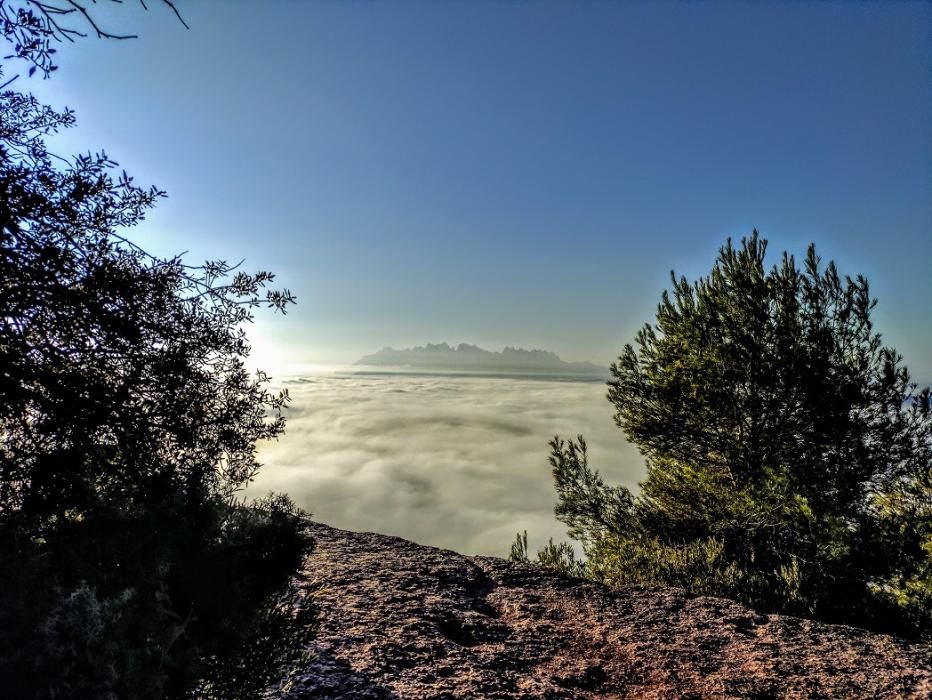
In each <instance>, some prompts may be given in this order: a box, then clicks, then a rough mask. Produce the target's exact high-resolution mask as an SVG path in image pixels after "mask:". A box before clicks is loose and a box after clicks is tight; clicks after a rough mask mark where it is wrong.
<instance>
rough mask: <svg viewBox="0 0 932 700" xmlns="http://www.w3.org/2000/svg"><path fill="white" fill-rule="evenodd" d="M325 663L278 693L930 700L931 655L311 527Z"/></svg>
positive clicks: (319, 661)
mask: <svg viewBox="0 0 932 700" xmlns="http://www.w3.org/2000/svg"><path fill="white" fill-rule="evenodd" d="M313 530H314V535H315V537H316V538H317V542H318V546H317V551H316V552H315V553H314V554H313V555H312V556H311V557H310V559H309V560H308V563H307V569H308V574H309V575H310V576H311V578H313V579H315V580H316V581H317V582H318V583H319V584H321V585H322V586H323V588H322V590H321V594H320V599H319V602H320V606H321V609H322V613H323V622H322V625H321V629H320V633H319V635H318V638H317V640H316V642H315V643H314V648H313V651H314V653H315V655H316V656H315V658H314V660H313V661H312V662H311V663H310V665H308V666H307V668H305V669H304V670H303V672H301V674H300V676H299V679H298V681H297V683H296V684H295V685H294V687H293V688H292V689H291V690H290V691H289V692H287V693H285V692H279V693H278V694H277V695H276V697H285V698H289V699H290V700H298V699H300V698H329V699H331V700H343V699H347V700H348V699H350V698H373V699H375V698H378V699H382V698H384V699H389V698H391V699H394V698H398V699H404V698H417V699H425V700H426V699H427V698H431V699H437V700H439V699H440V698H444V699H447V700H452V699H458V698H462V699H463V700H465V699H467V698H470V699H472V698H496V699H498V700H511V699H514V700H517V699H519V698H520V699H522V700H531V699H532V698H553V699H566V700H570V699H572V700H582V699H589V698H592V699H595V698H648V699H659V698H671V699H672V698H845V699H847V698H927V697H930V695H932V647H930V646H929V645H920V644H908V643H906V642H903V641H900V640H897V639H895V638H892V637H888V636H885V635H878V634H871V633H868V632H865V631H862V630H858V629H855V628H852V627H845V626H839V625H826V624H820V623H815V622H810V621H806V620H801V619H798V618H792V617H782V616H779V615H761V614H759V613H756V612H754V611H752V610H749V609H747V608H745V607H743V606H741V605H738V604H736V603H732V602H729V601H726V600H721V599H718V598H690V597H688V596H686V595H685V594H684V593H682V592H681V591H679V590H677V589H659V590H637V589H623V590H610V589H607V588H605V587H603V586H600V585H597V584H592V583H587V582H584V581H580V580H577V579H571V578H566V577H563V576H560V575H557V574H555V573H551V572H548V571H547V570H544V569H541V568H538V567H534V566H529V565H517V564H512V563H510V562H507V561H504V560H501V559H495V558H489V557H467V556H463V555H460V554H456V553H454V552H450V551H447V550H441V549H434V548H432V547H423V546H419V545H416V544H413V543H411V542H408V541H405V540H402V539H399V538H395V537H388V536H385V535H376V534H370V533H352V532H346V531H342V530H336V529H333V528H330V527H327V526H324V525H315V526H314V527H313Z"/></svg>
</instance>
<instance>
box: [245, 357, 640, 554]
mask: <svg viewBox="0 0 932 700" xmlns="http://www.w3.org/2000/svg"><path fill="white" fill-rule="evenodd" d="M288 387H289V391H290V393H291V395H292V399H293V400H292V404H291V407H290V409H289V411H288V428H287V432H286V433H285V435H283V436H282V437H281V439H280V440H279V441H278V442H274V443H268V444H266V445H263V446H261V447H260V460H261V461H262V462H263V463H264V465H265V466H264V467H263V469H262V471H261V472H260V473H259V476H258V477H257V479H256V481H255V482H254V483H253V484H252V485H251V486H250V488H249V489H248V491H247V493H248V494H250V495H260V494H263V493H266V492H268V491H284V492H287V493H289V494H290V495H291V496H292V498H294V500H295V501H296V502H297V503H298V505H300V506H302V507H304V508H306V509H308V510H310V511H311V512H312V513H313V515H314V518H315V519H317V520H320V521H322V522H325V523H328V524H330V525H334V526H336V527H341V528H346V529H350V530H372V531H378V532H382V533H386V534H393V535H400V536H402V537H405V538H408V539H411V540H414V541H415V542H419V543H422V544H428V545H434V546H437V547H445V548H449V549H454V550H457V551H460V552H463V553H467V554H493V555H504V554H506V553H507V551H508V549H509V547H510V544H511V542H512V541H513V540H514V535H515V532H517V531H519V530H525V529H526V530H528V532H529V538H530V544H531V546H532V547H534V546H539V545H541V544H543V543H544V542H546V540H547V538H548V537H553V538H554V539H564V538H565V536H566V532H565V528H564V527H563V526H562V524H561V523H559V522H558V521H557V520H556V519H555V518H554V517H553V505H554V501H555V495H554V490H553V484H552V479H551V476H550V467H549V464H548V462H547V457H548V454H549V450H548V447H547V441H548V440H549V439H550V438H552V437H553V435H554V434H560V435H561V436H562V437H570V436H575V435H576V434H577V433H580V432H581V433H583V435H584V436H585V437H586V441H587V442H588V444H589V448H590V464H591V465H592V466H593V467H595V468H597V469H599V470H600V471H601V472H602V473H603V474H604V475H605V476H606V477H607V479H608V480H609V481H610V482H611V483H621V484H625V485H627V486H634V485H635V484H636V483H637V481H638V480H639V479H640V478H642V476H643V471H644V467H643V461H642V459H641V458H640V456H639V454H638V452H637V450H636V449H635V448H634V447H633V446H631V445H629V444H627V442H626V441H625V439H624V436H623V435H622V433H621V431H620V430H619V429H618V428H617V427H616V426H615V424H614V422H613V421H612V413H611V406H610V405H609V403H608V402H607V401H606V400H605V386H604V385H603V384H601V383H585V382H557V381H542V380H533V379H512V378H487V377H443V376H412V375H379V376H371V375H353V374H349V373H346V374H332V375H322V376H315V377H306V378H303V379H301V380H298V381H295V382H292V383H289V384H288Z"/></svg>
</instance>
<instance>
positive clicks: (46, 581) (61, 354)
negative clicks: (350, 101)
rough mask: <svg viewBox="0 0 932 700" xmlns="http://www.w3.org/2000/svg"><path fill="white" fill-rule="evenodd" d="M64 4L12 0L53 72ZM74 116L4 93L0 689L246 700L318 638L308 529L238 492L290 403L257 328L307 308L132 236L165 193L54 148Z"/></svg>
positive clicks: (0, 1) (26, 35) (97, 158)
mask: <svg viewBox="0 0 932 700" xmlns="http://www.w3.org/2000/svg"><path fill="white" fill-rule="evenodd" d="M54 7H55V5H54V2H53V3H48V4H45V3H43V4H41V5H37V4H33V5H29V4H21V6H19V7H18V8H17V7H16V6H15V4H14V3H10V2H5V1H4V0H0V19H3V22H2V23H0V24H2V31H3V33H4V35H5V36H6V37H7V38H8V39H10V41H11V42H13V43H15V50H14V57H18V58H21V59H24V60H26V61H29V62H31V63H32V64H33V66H32V67H33V68H37V67H38V68H40V69H42V70H43V71H45V72H46V73H49V72H50V71H51V70H52V66H51V63H50V61H51V50H50V48H49V47H50V42H51V41H53V40H54V39H55V38H56V34H55V31H58V30H55V29H54V28H50V27H51V25H49V24H48V21H47V20H49V18H50V17H51V16H50V15H49V12H50V11H51V10H49V9H48V8H54ZM33 10H35V12H36V14H33ZM43 13H44V15H43ZM43 16H44V18H45V20H46V21H44V20H43ZM55 17H58V16H57V15H55ZM69 17H77V15H66V16H63V17H58V20H59V21H61V22H65V21H67V18H69ZM56 26H61V25H56ZM59 38H60V36H59ZM73 123H74V115H73V113H71V112H70V111H68V110H64V111H57V110H54V109H52V108H50V107H48V106H45V105H41V104H40V103H39V102H38V101H37V100H36V99H35V98H33V97H32V96H30V95H26V94H21V93H17V92H14V91H12V90H6V91H3V92H0V367H2V371H0V677H2V678H3V693H4V694H5V696H8V697H17V698H27V697H28V698H56V699H58V700H61V699H64V698H91V697H93V698H98V697H99V698H117V697H119V698H182V697H190V696H192V695H196V696H197V697H205V698H206V697H212V698H237V697H250V698H252V697H255V696H256V694H257V692H258V689H259V688H260V687H261V686H264V685H266V684H268V683H269V682H270V681H272V680H274V679H277V678H280V677H281V676H282V675H283V674H284V673H286V672H287V671H288V669H289V667H290V666H291V665H293V664H294V663H296V662H298V661H300V657H301V654H302V651H303V648H304V646H305V645H306V644H307V642H308V640H309V639H310V637H311V635H312V634H313V630H314V619H315V618H314V609H313V606H312V605H310V604H309V601H306V604H303V605H297V603H299V602H300V599H302V598H304V597H306V586H305V585H303V584H301V582H300V581H298V580H296V579H295V578H294V577H295V572H296V571H297V570H298V569H299V568H300V566H301V564H302V562H303V560H304V557H305V555H306V554H307V553H308V552H309V551H310V549H311V546H312V540H311V538H310V536H309V534H308V531H307V528H306V517H307V516H306V514H305V513H303V512H301V511H300V510H299V509H297V508H295V506H294V505H293V504H292V503H291V502H290V501H289V500H288V499H287V498H285V497H281V496H278V497H269V498H267V499H264V500H261V501H258V502H255V503H251V504H247V503H244V502H243V501H241V500H240V499H239V498H238V495H237V494H238V491H239V490H240V489H241V488H242V487H243V485H244V484H246V483H247V482H248V481H249V480H250V479H251V478H252V477H253V476H254V474H255V473H256V470H257V469H258V468H259V464H258V462H257V461H256V454H255V451H256V442H257V441H258V440H265V439H272V438H275V437H276V436H278V435H279V434H280V433H281V432H282V430H283V428H284V420H283V418H282V409H283V408H284V406H285V404H286V403H287V401H288V396H287V393H284V392H282V393H273V392H270V391H269V390H268V389H267V384H268V379H267V378H266V377H265V376H264V375H263V374H261V373H260V374H258V375H253V374H251V373H249V372H247V371H246V370H245V367H244V364H243V363H244V359H245V358H246V356H247V354H248V352H249V345H248V343H247V341H246V338H245V333H244V330H243V327H244V325H245V324H248V323H249V321H251V318H252V311H253V309H255V308H257V307H259V306H268V307H271V308H273V309H278V310H281V311H284V310H285V308H286V307H287V305H288V304H290V303H291V302H292V301H293V298H292V297H291V295H290V294H289V293H288V291H287V290H284V291H276V290H269V291H266V290H265V287H267V285H268V284H269V283H271V282H272V280H273V276H272V275H271V274H269V273H266V272H259V273H256V274H247V273H245V272H242V271H239V270H236V269H235V268H234V267H231V266H229V265H227V264H225V263H223V262H220V261H217V262H208V263H206V264H205V265H203V266H191V265H188V264H186V263H185V262H184V261H182V260H181V259H180V258H171V259H160V258H157V257H154V256H151V255H149V254H148V253H146V252H145V251H144V250H142V249H141V248H139V247H138V246H136V245H135V244H134V243H132V242H131V241H130V240H129V239H128V238H127V237H126V233H125V230H126V229H127V227H131V226H133V225H134V224H136V223H137V222H139V221H140V220H142V219H143V218H144V216H145V214H146V212H147V211H148V210H149V209H150V208H151V207H152V206H154V204H155V203H156V202H157V201H158V199H159V198H160V197H162V196H164V195H163V193H162V192H160V191H159V190H158V189H156V188H140V187H138V186H136V185H135V183H134V182H133V180H132V179H131V178H130V177H129V176H128V175H126V173H125V172H123V173H121V172H119V171H118V170H116V163H114V162H113V161H112V160H111V159H110V158H109V157H108V156H107V155H106V154H104V153H99V154H90V153H89V154H85V155H80V156H77V157H75V158H73V159H71V160H67V159H63V158H59V157H57V156H53V155H52V154H50V153H49V152H48V150H47V149H46V145H45V139H46V137H47V136H49V135H50V134H54V133H55V132H56V131H58V130H59V129H62V128H66V127H69V126H71V125H72V124H73ZM292 603H295V605H292ZM286 635H287V636H286ZM247 663H248V664H250V666H249V668H248V669H245V670H244V669H243V668H242V667H243V665H244V664H247Z"/></svg>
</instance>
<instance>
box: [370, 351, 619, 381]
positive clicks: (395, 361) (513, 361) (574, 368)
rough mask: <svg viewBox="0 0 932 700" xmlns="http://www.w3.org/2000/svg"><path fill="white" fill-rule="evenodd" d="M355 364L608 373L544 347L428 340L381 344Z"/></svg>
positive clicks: (497, 370) (495, 370) (590, 373)
mask: <svg viewBox="0 0 932 700" xmlns="http://www.w3.org/2000/svg"><path fill="white" fill-rule="evenodd" d="M354 364H356V365H367V366H373V367H411V368H417V369H432V370H451V371H486V372H545V373H564V374H582V375H606V376H607V375H608V369H607V368H605V367H600V366H598V365H595V364H593V363H591V362H564V361H563V360H561V359H560V358H559V357H558V356H557V354H556V353H553V352H550V351H547V350H525V349H524V348H513V347H506V348H505V349H504V350H502V351H501V352H492V351H489V350H484V349H483V348H480V347H479V346H478V345H470V344H468V343H460V344H459V345H457V346H456V347H453V346H451V345H448V344H447V343H438V344H431V343H428V344H427V345H423V346H422V345H419V346H417V347H413V348H406V349H404V350H396V349H395V348H391V347H384V348H382V349H381V350H379V351H378V352H375V353H372V354H371V355H366V356H365V357H363V358H361V359H360V360H358V361H357V362H356V363H354Z"/></svg>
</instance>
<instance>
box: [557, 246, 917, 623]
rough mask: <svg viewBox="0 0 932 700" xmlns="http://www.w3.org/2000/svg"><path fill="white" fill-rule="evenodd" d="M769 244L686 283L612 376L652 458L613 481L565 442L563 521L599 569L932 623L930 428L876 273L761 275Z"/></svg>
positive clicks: (825, 610) (740, 252)
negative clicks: (886, 318)
mask: <svg viewBox="0 0 932 700" xmlns="http://www.w3.org/2000/svg"><path fill="white" fill-rule="evenodd" d="M765 252H766V241H764V240H762V239H760V238H759V237H758V234H757V232H754V234H753V235H752V236H751V237H750V238H749V239H746V240H743V241H742V243H741V246H739V247H737V248H735V247H733V246H732V244H731V242H730V241H729V242H728V244H727V245H726V246H725V247H724V248H722V250H721V252H720V254H719V257H718V260H717V261H716V263H715V265H714V267H713V269H712V272H711V274H710V275H709V276H708V277H706V278H701V279H700V280H699V281H697V282H695V283H690V282H688V281H687V280H686V279H685V278H681V279H677V278H676V277H675V276H674V277H673V289H672V294H670V293H667V292H664V294H663V298H662V300H661V303H660V305H659V307H658V310H657V320H656V323H655V324H653V325H647V326H645V327H644V328H643V329H642V330H641V331H640V332H639V333H638V335H637V338H636V341H635V344H634V345H628V346H626V347H625V349H624V352H623V353H622V354H621V357H620V358H619V359H618V361H617V362H616V363H614V364H613V365H612V368H611V371H612V377H613V379H612V381H611V382H609V392H608V398H609V400H610V401H611V403H612V404H613V406H614V408H615V421H616V423H617V424H618V426H619V427H621V428H622V430H623V431H624V433H625V435H626V437H627V438H628V439H629V440H630V441H631V442H633V443H634V444H636V445H637V446H638V447H639V448H640V450H641V452H642V454H643V455H644V456H645V458H646V461H647V478H646V479H645V480H644V482H642V484H641V490H640V493H639V494H638V495H637V496H633V495H632V494H631V493H630V492H629V491H628V490H627V489H624V488H619V487H611V486H607V485H606V484H605V483H604V482H603V481H602V479H601V478H600V477H599V475H598V473H597V472H595V471H594V470H592V469H591V468H590V467H589V465H588V461H587V457H586V446H585V443H584V442H583V441H582V439H581V438H580V439H579V441H578V442H569V443H564V442H563V441H561V440H559V439H555V440H554V441H553V442H552V443H551V448H552V455H551V464H552V466H553V474H554V478H555V480H556V486H557V492H558V496H559V503H558V505H557V509H556V512H557V516H558V517H559V518H561V519H562V520H564V521H565V522H566V523H567V524H568V525H569V527H570V534H571V535H572V536H574V537H579V538H581V539H582V541H583V542H584V543H585V547H586V552H587V554H588V557H589V561H588V563H587V570H588V572H589V573H590V574H591V575H593V576H596V577H598V578H601V579H603V580H606V581H609V582H612V583H666V584H673V585H679V586H684V587H686V588H688V589H690V590H692V591H694V592H697V593H710V594H717V595H727V596H731V597H735V598H739V599H741V600H744V601H746V602H749V603H751V604H754V605H758V606H762V607H765V608H768V609H776V610H784V611H790V612H795V613H801V614H808V615H815V616H820V617H823V618H827V619H831V620H843V621H847V622H854V623H861V624H868V625H874V626H878V627H884V628H888V629H891V628H892V629H897V630H899V631H913V632H915V631H923V630H924V631H925V632H926V633H929V632H930V630H932V488H930V484H932V415H930V397H929V390H928V389H924V390H922V391H917V387H916V386H915V384H913V383H912V382H911V381H910V377H909V373H908V372H907V370H906V368H905V367H903V366H902V365H901V357H900V356H899V355H898V354H897V353H896V352H895V351H894V350H892V349H890V348H887V347H884V346H883V345H882V343H881V339H880V335H879V334H877V333H876V332H874V330H873V326H872V323H871V318H870V315H871V310H872V309H873V308H874V305H875V303H876V302H875V300H873V299H872V298H871V296H870V294H869V289H868V283H867V281H866V280H865V279H864V278H863V277H860V276H859V277H857V278H855V279H851V278H842V277H841V276H840V275H839V273H838V271H837V269H836V267H835V265H834V264H833V263H829V264H828V265H827V266H826V267H825V268H822V266H821V265H820V261H819V258H818V257H817V256H816V253H815V249H814V247H812V246H810V248H809V251H808V253H807V255H806V259H805V262H804V265H803V268H802V269H799V268H798V267H797V265H796V263H795V261H794V259H793V258H792V257H791V256H789V255H788V254H786V253H784V255H783V257H782V260H781V261H780V264H779V265H776V266H774V267H773V268H772V269H770V271H769V272H768V270H767V269H766V267H765V262H764V258H765Z"/></svg>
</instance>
